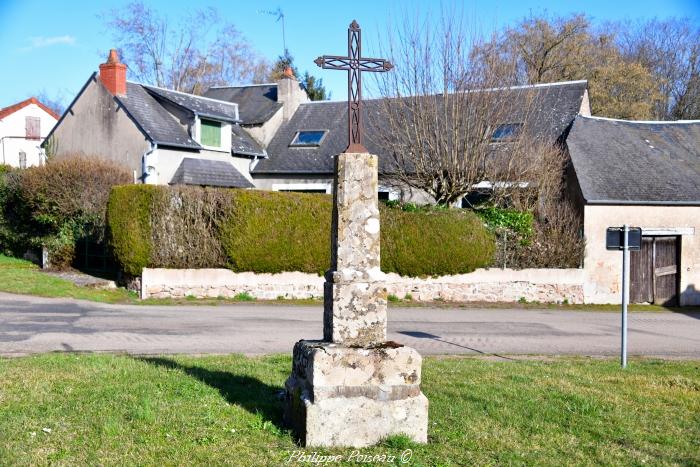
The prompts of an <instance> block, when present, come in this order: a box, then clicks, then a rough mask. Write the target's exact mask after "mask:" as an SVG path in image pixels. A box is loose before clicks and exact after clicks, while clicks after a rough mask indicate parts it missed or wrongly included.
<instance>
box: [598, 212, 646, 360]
mask: <svg viewBox="0 0 700 467" xmlns="http://www.w3.org/2000/svg"><path fill="white" fill-rule="evenodd" d="M641 246H642V229H640V228H639V227H630V226H629V225H627V224H625V225H624V226H622V227H608V230H607V232H606V237H605V247H606V248H607V249H608V250H618V251H619V250H622V342H621V349H620V365H621V366H622V368H626V367H627V304H628V303H629V300H630V251H631V250H635V251H639V250H640V249H641Z"/></svg>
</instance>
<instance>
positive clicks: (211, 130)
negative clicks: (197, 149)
mask: <svg viewBox="0 0 700 467" xmlns="http://www.w3.org/2000/svg"><path fill="white" fill-rule="evenodd" d="M200 128H201V130H200V131H201V137H200V144H201V145H202V146H209V147H212V148H220V147H221V122H217V121H214V120H206V119H204V118H202V119H201V120H200Z"/></svg>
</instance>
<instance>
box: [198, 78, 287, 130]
mask: <svg viewBox="0 0 700 467" xmlns="http://www.w3.org/2000/svg"><path fill="white" fill-rule="evenodd" d="M204 95H205V96H206V97H211V98H213V99H220V100H222V101H228V102H235V103H236V104H238V112H239V114H240V119H241V123H242V124H244V125H259V124H261V123H265V122H266V121H268V120H269V119H270V118H271V117H272V116H273V115H274V114H275V112H277V111H278V110H279V109H280V108H281V107H282V104H281V103H279V102H277V84H274V83H272V84H256V85H251V86H230V87H214V88H210V89H208V90H207V92H205V93H204Z"/></svg>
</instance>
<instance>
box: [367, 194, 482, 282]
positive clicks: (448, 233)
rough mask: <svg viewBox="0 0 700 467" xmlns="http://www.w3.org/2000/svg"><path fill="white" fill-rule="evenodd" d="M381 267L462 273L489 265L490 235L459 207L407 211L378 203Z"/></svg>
mask: <svg viewBox="0 0 700 467" xmlns="http://www.w3.org/2000/svg"><path fill="white" fill-rule="evenodd" d="M380 212H381V220H382V230H381V242H382V243H381V256H382V270H383V271H385V272H396V273H398V274H400V275H402V276H438V275H445V274H463V273H467V272H471V271H473V270H474V269H476V268H479V267H483V266H486V265H488V264H489V263H490V262H491V259H492V257H493V252H494V240H493V236H492V235H491V234H490V233H489V232H488V231H487V230H486V229H485V228H484V226H483V224H482V223H481V221H480V220H479V218H478V217H476V216H475V215H474V213H472V212H470V211H465V210H462V209H439V210H419V211H415V212H407V211H404V210H401V209H394V208H391V207H388V206H380Z"/></svg>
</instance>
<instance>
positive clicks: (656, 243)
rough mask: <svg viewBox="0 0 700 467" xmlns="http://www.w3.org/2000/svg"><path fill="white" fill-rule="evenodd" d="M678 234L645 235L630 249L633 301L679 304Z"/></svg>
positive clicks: (631, 296)
mask: <svg viewBox="0 0 700 467" xmlns="http://www.w3.org/2000/svg"><path fill="white" fill-rule="evenodd" d="M679 253H680V248H679V241H678V237H642V248H641V250H640V251H633V252H631V253H630V302H632V303H655V304H658V305H676V304H677V303H678V280H679V277H680V274H679V269H680V261H679Z"/></svg>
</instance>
